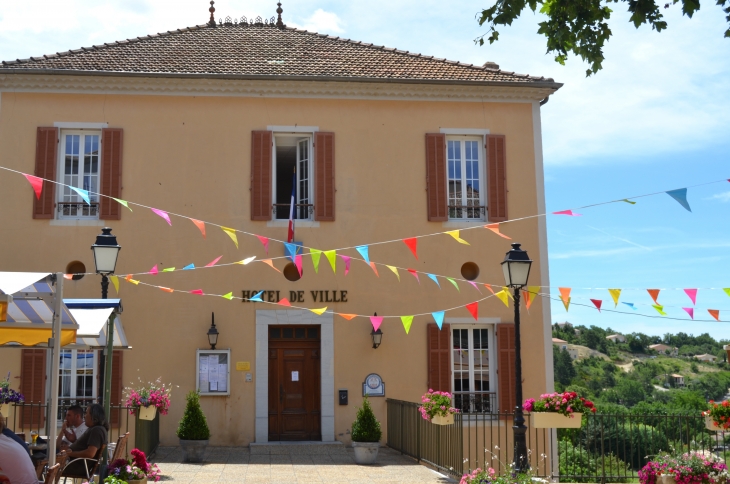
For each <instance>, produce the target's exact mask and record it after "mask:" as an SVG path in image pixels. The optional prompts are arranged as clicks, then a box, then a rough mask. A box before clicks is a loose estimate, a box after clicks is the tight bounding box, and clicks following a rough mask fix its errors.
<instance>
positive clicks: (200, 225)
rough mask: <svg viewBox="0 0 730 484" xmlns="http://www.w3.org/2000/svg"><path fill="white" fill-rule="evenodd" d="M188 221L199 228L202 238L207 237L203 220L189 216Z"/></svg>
mask: <svg viewBox="0 0 730 484" xmlns="http://www.w3.org/2000/svg"><path fill="white" fill-rule="evenodd" d="M190 221H191V222H192V223H194V224H195V226H196V227H198V230H200V233H201V234H203V238H204V239H205V238H207V237H206V236H205V222H203V221H201V220H195V219H194V218H191V219H190Z"/></svg>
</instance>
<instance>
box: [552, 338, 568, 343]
mask: <svg viewBox="0 0 730 484" xmlns="http://www.w3.org/2000/svg"><path fill="white" fill-rule="evenodd" d="M553 343H554V344H563V343H565V344H567V343H568V342H567V341H564V340H562V339H560V338H553Z"/></svg>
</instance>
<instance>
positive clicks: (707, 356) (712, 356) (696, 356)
mask: <svg viewBox="0 0 730 484" xmlns="http://www.w3.org/2000/svg"><path fill="white" fill-rule="evenodd" d="M695 358H698V359H702V358H705V359H708V358H709V359H713V360H716V359H717V356H714V355H710V354H707V353H705V354H704V355H695Z"/></svg>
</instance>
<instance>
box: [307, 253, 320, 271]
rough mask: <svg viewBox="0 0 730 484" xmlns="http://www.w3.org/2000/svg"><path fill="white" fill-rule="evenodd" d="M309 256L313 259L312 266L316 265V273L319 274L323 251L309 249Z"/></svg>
mask: <svg viewBox="0 0 730 484" xmlns="http://www.w3.org/2000/svg"><path fill="white" fill-rule="evenodd" d="M309 255H310V256H311V257H312V265H314V273H315V274H318V273H319V259H320V257H322V251H321V250H317V249H309Z"/></svg>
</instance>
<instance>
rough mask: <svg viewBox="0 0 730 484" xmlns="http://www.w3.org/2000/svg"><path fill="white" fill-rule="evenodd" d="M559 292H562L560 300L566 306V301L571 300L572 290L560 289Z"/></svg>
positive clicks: (567, 288)
mask: <svg viewBox="0 0 730 484" xmlns="http://www.w3.org/2000/svg"><path fill="white" fill-rule="evenodd" d="M558 290H559V291H560V299H561V300H562V301H563V304H565V301H567V300H568V299H570V288H569V287H559V288H558Z"/></svg>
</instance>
